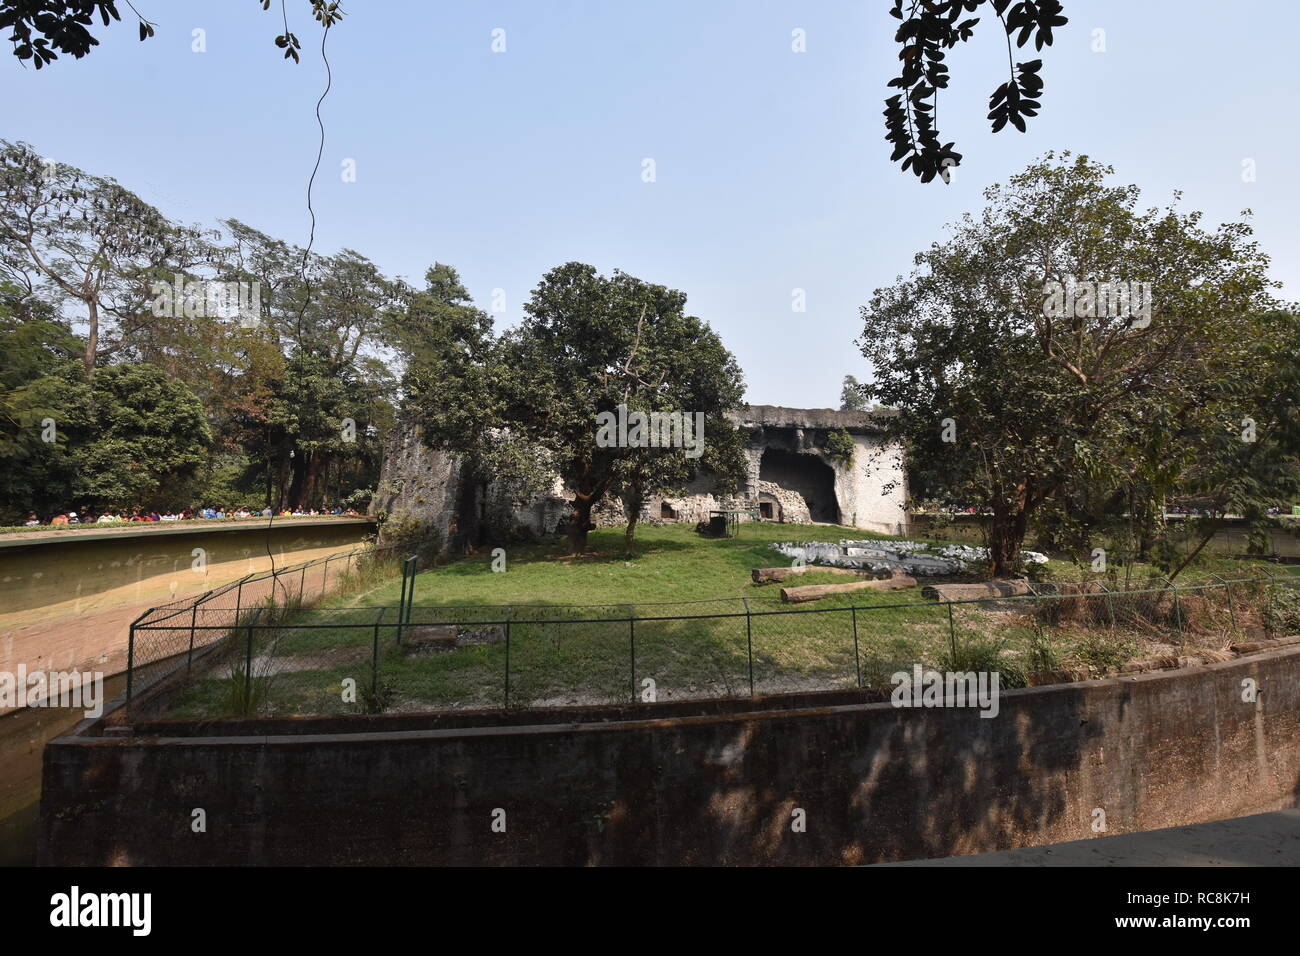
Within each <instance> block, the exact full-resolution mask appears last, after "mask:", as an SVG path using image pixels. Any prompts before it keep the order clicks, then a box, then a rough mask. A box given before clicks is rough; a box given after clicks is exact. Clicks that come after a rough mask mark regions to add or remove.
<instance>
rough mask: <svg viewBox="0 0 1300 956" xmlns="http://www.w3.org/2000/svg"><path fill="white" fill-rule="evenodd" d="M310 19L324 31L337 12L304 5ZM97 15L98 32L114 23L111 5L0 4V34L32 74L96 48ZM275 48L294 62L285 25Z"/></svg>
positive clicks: (69, 0) (84, 0) (107, 1)
mask: <svg viewBox="0 0 1300 956" xmlns="http://www.w3.org/2000/svg"><path fill="white" fill-rule="evenodd" d="M259 2H260V3H261V4H262V9H263V10H269V9H271V0H259ZM310 2H311V12H312V16H313V17H314V18H315V19H316V21H317V22H318V23H320V24H321V25H322V26H323V27H325V28H326V29H329V27H331V26H333V25H334V24H335V23H338V22H339V21H340V20H341V19H343V11H342V10H340V9H339V5H338V3H336V2H333V0H310ZM127 6H128V7H130V8H131V12H132V13H136V16H137V18H138V20H139V34H140V39H141V40H142V41H143V40H147V39H149V38H150V37H152V36H154V34H155V32H156V30H155V28H156V27H157V24H156V23H153V22H152V21H149V20H146V19H145V18H144V17H142V16H140V15H139V14H138V13H137V12H136V10H135V7H134V6H132V5H131V4H130V3H129V2H128V3H127ZM97 15H98V17H99V19H100V22H101V24H102V25H103V26H106V27H107V26H109V25H110V24H111V23H112V22H113V21H114V20H118V21H120V20H121V19H122V17H121V14H119V13H118V10H117V3H116V0H0V29H5V28H12V30H13V32H12V33H11V34H10V35H9V40H10V42H11V43H13V53H14V56H16V57H17V58H18V59H19V60H20V61H24V62H25V61H28V60H30V61H31V62H32V63H33V64H34V65H35V66H36V69H38V70H39V69H41V68H42V67H43V66H45V65H46V64H47V63H52V62H54V61H55V60H57V59H58V58H59V54H60V53H66V54H68V55H69V56H72V57H74V58H75V59H78V60H80V59H81V58H82V57H83V56H85V55H86V54H88V53H89V52H90V51H91V48H92V47H96V46H99V40H97V39H95V37H94V35H93V34H92V33H91V32H90V30H89V29H87V28H88V27H91V26H93V25H94V23H95V17H96V16H97ZM275 45H276V46H277V47H279V48H280V49H282V50H284V56H285V59H292V60H293V61H294V62H295V63H297V62H298V50H299V49H300V46H299V43H298V38H297V37H296V36H295V35H294V34H293V33H291V32H290V31H289V24H288V21H287V20H286V21H285V25H284V33H282V34H280V35H279V36H277V37H276V38H275Z"/></svg>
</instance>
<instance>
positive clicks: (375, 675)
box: [370, 607, 385, 706]
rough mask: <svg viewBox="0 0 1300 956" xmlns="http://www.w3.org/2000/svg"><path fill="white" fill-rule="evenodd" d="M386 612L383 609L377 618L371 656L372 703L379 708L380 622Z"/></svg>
mask: <svg viewBox="0 0 1300 956" xmlns="http://www.w3.org/2000/svg"><path fill="white" fill-rule="evenodd" d="M384 610H385V609H384V608H382V607H381V608H380V609H379V616H378V617H376V618H375V639H374V646H373V648H372V649H371V654H370V693H371V694H372V695H373V697H374V699H373V700H372V701H371V704H372V705H374V706H378V702H379V622H380V621H382V620H383V619H384Z"/></svg>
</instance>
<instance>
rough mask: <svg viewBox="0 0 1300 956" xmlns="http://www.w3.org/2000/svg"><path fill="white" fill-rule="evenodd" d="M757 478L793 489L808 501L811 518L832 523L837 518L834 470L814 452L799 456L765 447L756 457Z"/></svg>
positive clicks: (837, 504) (838, 515)
mask: <svg viewBox="0 0 1300 956" xmlns="http://www.w3.org/2000/svg"><path fill="white" fill-rule="evenodd" d="M758 477H759V480H760V481H770V482H772V483H773V484H774V485H778V486H779V487H781V488H785V489H787V490H789V491H793V492H797V493H798V494H799V495H800V496H802V497H803V500H804V501H805V502H807V504H808V515H809V517H810V518H811V519H812V520H813V521H824V522H827V523H828V524H835V523H837V522H838V521H839V520H840V506H839V500H838V499H837V498H836V497H835V471H834V469H833V468H831V466H830V465H828V464H826V462H824V461H822V460H821V458H820V457H819V456H817V455H801V454H797V453H795V452H790V451H785V450H783V449H780V448H766V449H764V450H763V456H762V458H761V459H760V460H759V466H758Z"/></svg>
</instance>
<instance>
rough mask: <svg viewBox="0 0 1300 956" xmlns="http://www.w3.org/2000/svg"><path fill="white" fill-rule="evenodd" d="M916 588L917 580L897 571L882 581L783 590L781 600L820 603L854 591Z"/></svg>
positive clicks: (808, 586)
mask: <svg viewBox="0 0 1300 956" xmlns="http://www.w3.org/2000/svg"><path fill="white" fill-rule="evenodd" d="M914 587H916V578H914V577H910V576H909V575H906V574H902V573H901V572H899V571H895V572H894V573H893V575H892V576H891V577H887V578H885V579H884V580H880V581H850V582H849V583H848V584H805V585H804V586H803V587H797V588H782V589H781V600H782V601H785V602H786V603H787V604H803V603H804V602H805V601H819V600H821V599H822V598H824V597H830V596H831V595H832V594H852V593H853V592H854V591H901V590H903V589H904V588H914Z"/></svg>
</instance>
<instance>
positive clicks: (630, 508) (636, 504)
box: [623, 485, 645, 554]
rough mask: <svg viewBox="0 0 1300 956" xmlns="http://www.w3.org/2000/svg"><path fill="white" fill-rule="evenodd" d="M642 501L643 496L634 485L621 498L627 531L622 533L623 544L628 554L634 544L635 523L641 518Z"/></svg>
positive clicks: (643, 500)
mask: <svg viewBox="0 0 1300 956" xmlns="http://www.w3.org/2000/svg"><path fill="white" fill-rule="evenodd" d="M644 503H645V497H644V495H642V494H641V489H640V488H638V487H636V486H635V485H633V486H632V487H631V488H630V489H629V490H628V493H627V494H626V495H625V496H624V498H623V510H624V511H626V512H627V533H626V534H625V535H624V544H625V546H626V547H627V550H628V553H629V554H630V553H631V552H632V549H633V547H635V545H636V523H637V521H639V520H640V519H641V506H642V504H644Z"/></svg>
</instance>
